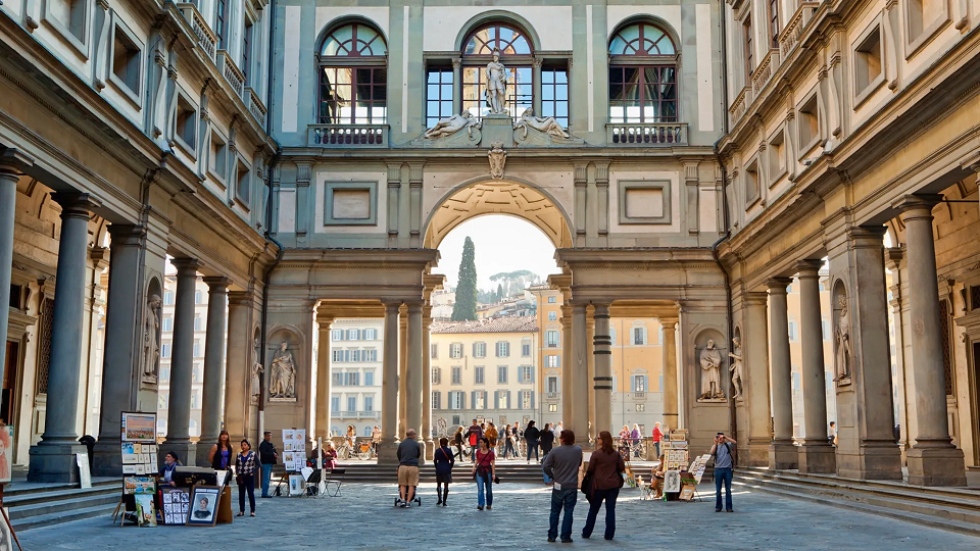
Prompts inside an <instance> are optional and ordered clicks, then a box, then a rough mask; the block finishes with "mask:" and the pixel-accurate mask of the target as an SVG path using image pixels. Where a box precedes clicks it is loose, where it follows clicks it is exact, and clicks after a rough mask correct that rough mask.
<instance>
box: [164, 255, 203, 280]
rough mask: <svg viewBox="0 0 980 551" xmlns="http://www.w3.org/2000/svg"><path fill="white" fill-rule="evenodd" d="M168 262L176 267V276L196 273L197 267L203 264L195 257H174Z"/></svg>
mask: <svg viewBox="0 0 980 551" xmlns="http://www.w3.org/2000/svg"><path fill="white" fill-rule="evenodd" d="M170 264H171V265H172V266H173V267H174V268H177V276H178V277H179V276H181V275H191V274H194V275H196V274H197V270H198V268H200V267H201V266H204V264H202V263H201V261H200V260H198V259H196V258H175V259H173V260H171V261H170Z"/></svg>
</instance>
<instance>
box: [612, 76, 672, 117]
mask: <svg viewBox="0 0 980 551" xmlns="http://www.w3.org/2000/svg"><path fill="white" fill-rule="evenodd" d="M675 121H677V68H676V67H675V66H674V65H669V66H644V67H630V66H623V67H610V68H609V122H610V123H613V124H623V123H659V122H675Z"/></svg>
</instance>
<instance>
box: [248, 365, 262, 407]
mask: <svg viewBox="0 0 980 551" xmlns="http://www.w3.org/2000/svg"><path fill="white" fill-rule="evenodd" d="M263 371H265V369H264V368H263V367H262V362H259V361H256V362H255V363H254V364H252V377H251V379H250V380H249V385H248V386H249V388H248V391H249V394H250V395H251V396H252V398H253V400H255V401H257V400H258V398H259V396H260V395H261V394H262V379H261V376H262V375H261V374H262V372H263Z"/></svg>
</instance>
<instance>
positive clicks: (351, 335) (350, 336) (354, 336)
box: [347, 329, 361, 341]
mask: <svg viewBox="0 0 980 551" xmlns="http://www.w3.org/2000/svg"><path fill="white" fill-rule="evenodd" d="M347 340H349V341H357V340H361V332H360V331H359V330H357V329H348V330H347Z"/></svg>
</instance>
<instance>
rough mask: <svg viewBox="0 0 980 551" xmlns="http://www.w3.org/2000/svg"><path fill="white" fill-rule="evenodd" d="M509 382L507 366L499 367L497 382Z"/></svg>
mask: <svg viewBox="0 0 980 551" xmlns="http://www.w3.org/2000/svg"><path fill="white" fill-rule="evenodd" d="M506 382H507V366H505V365H502V366H500V367H498V368H497V383H501V384H502V383H506Z"/></svg>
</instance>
